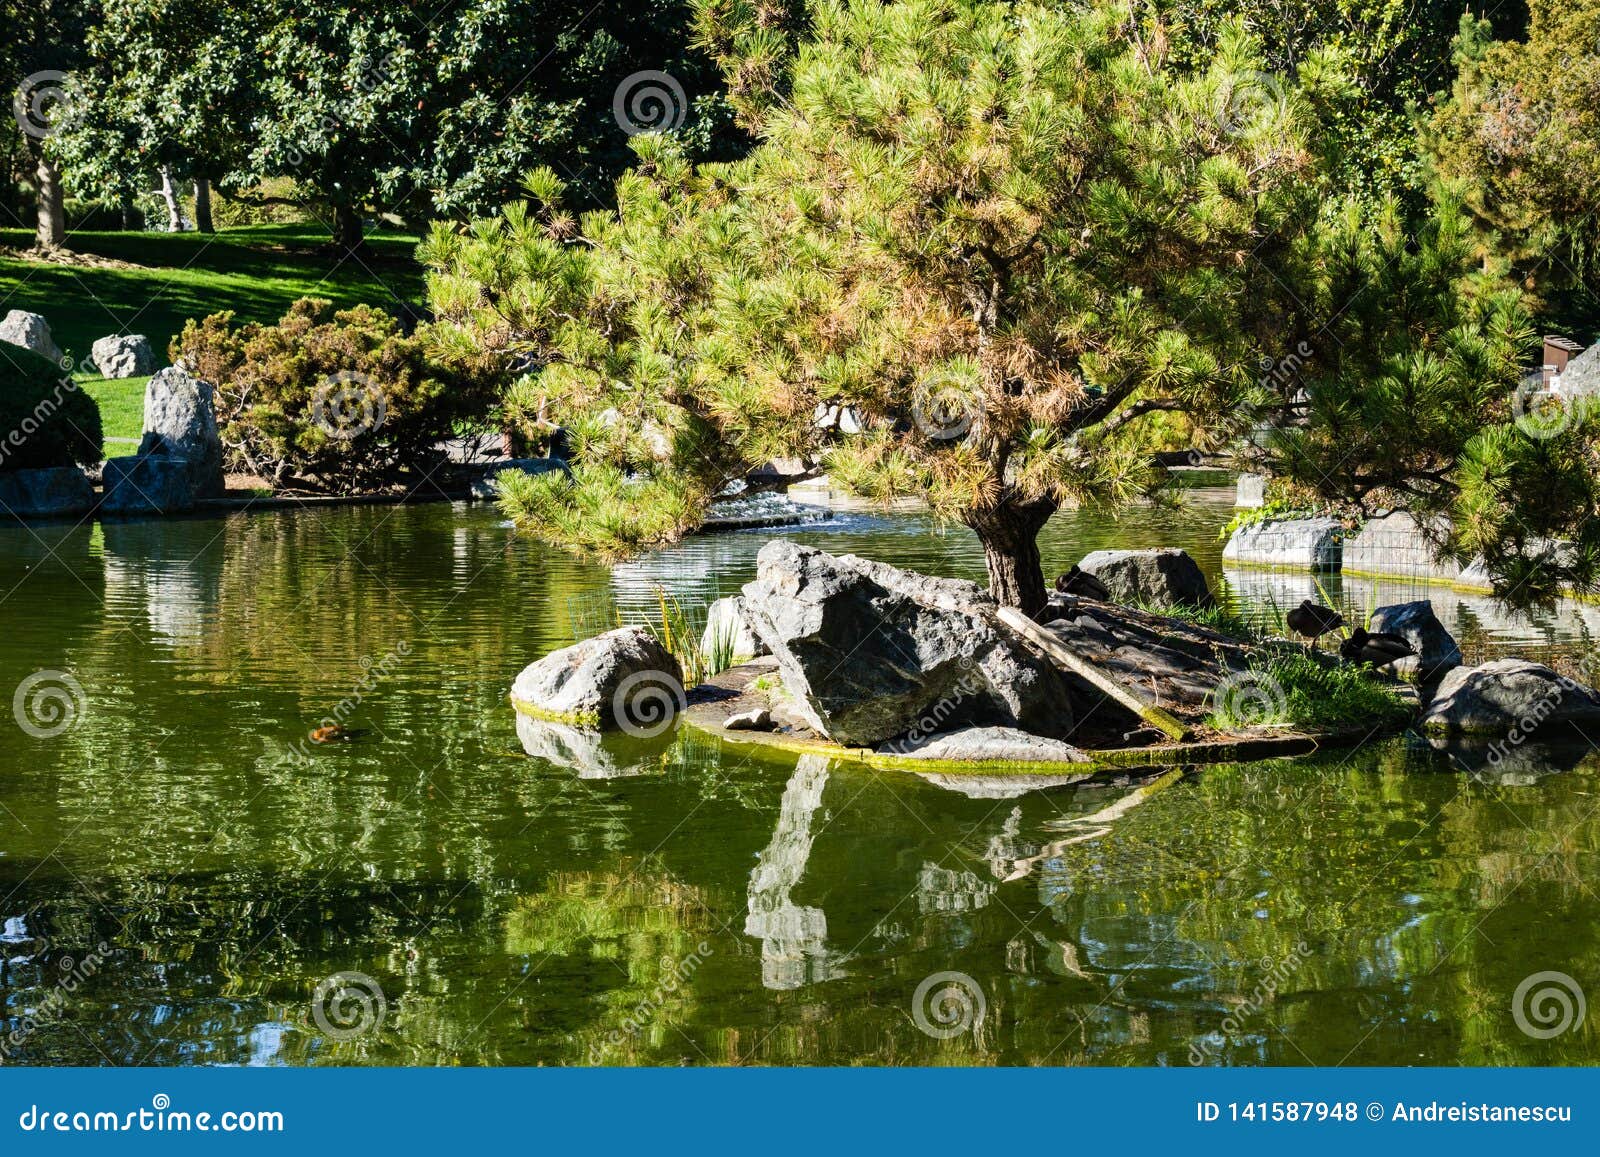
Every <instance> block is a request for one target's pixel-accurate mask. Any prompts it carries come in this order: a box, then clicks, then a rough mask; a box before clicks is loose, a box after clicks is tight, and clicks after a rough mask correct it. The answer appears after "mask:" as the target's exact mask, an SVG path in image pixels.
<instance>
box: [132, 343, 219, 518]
mask: <svg viewBox="0 0 1600 1157" xmlns="http://www.w3.org/2000/svg"><path fill="white" fill-rule="evenodd" d="M144 429H145V435H144V441H143V442H142V443H141V444H140V446H139V452H140V453H141V454H170V455H175V456H177V457H180V458H187V459H188V460H189V462H190V464H191V467H192V469H191V474H190V476H191V478H192V479H193V484H194V494H193V496H192V497H193V498H218V497H221V495H222V493H223V479H222V436H221V435H220V434H218V432H217V411H216V401H215V390H214V388H213V387H212V385H211V383H210V382H206V381H201V380H200V379H199V378H195V377H191V376H190V375H189V372H188V370H186V369H184V368H183V367H182V366H168V367H167V368H166V369H164V370H162V371H160V372H159V373H157V374H156V375H155V376H154V377H152V378H151V379H150V381H149V383H148V384H147V385H146V386H145V388H144ZM191 505H192V502H191Z"/></svg>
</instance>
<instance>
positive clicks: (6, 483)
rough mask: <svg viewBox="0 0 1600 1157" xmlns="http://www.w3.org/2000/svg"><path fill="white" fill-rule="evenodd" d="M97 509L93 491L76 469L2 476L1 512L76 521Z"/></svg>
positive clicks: (54, 468) (0, 481)
mask: <svg viewBox="0 0 1600 1157" xmlns="http://www.w3.org/2000/svg"><path fill="white" fill-rule="evenodd" d="M93 508H94V488H93V487H92V486H90V485H89V479H88V476H87V475H85V474H84V472H83V471H82V470H79V469H78V468H77V467H76V466H51V467H46V468H44V469H40V470H12V471H10V472H8V473H5V474H0V513H3V514H10V515H14V516H15V517H17V518H76V517H78V516H80V515H83V514H87V513H88V512H89V511H90V510H92V509H93Z"/></svg>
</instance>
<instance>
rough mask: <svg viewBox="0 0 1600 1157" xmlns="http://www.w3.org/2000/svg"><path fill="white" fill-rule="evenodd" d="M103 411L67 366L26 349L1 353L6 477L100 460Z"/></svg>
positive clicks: (1, 458) (0, 440) (0, 437)
mask: <svg viewBox="0 0 1600 1157" xmlns="http://www.w3.org/2000/svg"><path fill="white" fill-rule="evenodd" d="M100 457H101V455H100V408H99V407H98V406H96V405H95V404H94V399H93V398H91V397H89V396H88V395H87V394H85V393H83V392H82V391H81V390H79V389H77V388H76V387H75V386H74V385H73V383H72V381H71V380H70V379H69V378H67V377H66V376H65V375H64V374H63V373H62V372H61V367H60V366H58V365H56V364H55V363H54V362H52V361H50V360H49V359H48V358H42V357H40V356H39V355H37V354H35V353H33V352H32V351H30V350H25V349H23V348H22V347H21V346H9V345H8V346H6V348H5V350H4V352H0V472H5V471H11V470H34V469H39V468H43V467H48V466H71V465H73V464H74V463H77V464H79V465H82V466H87V465H89V464H90V463H93V462H98V461H100Z"/></svg>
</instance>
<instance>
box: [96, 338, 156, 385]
mask: <svg viewBox="0 0 1600 1157" xmlns="http://www.w3.org/2000/svg"><path fill="white" fill-rule="evenodd" d="M89 358H90V360H92V361H93V362H94V364H95V368H96V369H98V370H99V371H100V374H101V376H102V377H107V378H142V377H144V376H145V375H146V374H153V373H155V372H156V353H155V350H153V349H151V348H150V339H149V338H147V337H145V336H144V334H142V333H130V334H121V335H118V334H112V335H111V336H110V337H103V338H101V339H100V340H99V341H97V342H95V343H94V345H92V346H90V347H89Z"/></svg>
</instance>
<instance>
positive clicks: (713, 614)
mask: <svg viewBox="0 0 1600 1157" xmlns="http://www.w3.org/2000/svg"><path fill="white" fill-rule="evenodd" d="M700 650H701V652H702V653H704V654H706V655H716V654H720V653H723V652H724V651H726V653H727V655H728V656H729V658H731V659H732V660H733V661H734V662H736V663H739V662H743V661H744V660H746V659H754V658H757V657H758V656H761V655H765V654H768V651H767V646H766V644H765V643H763V642H762V641H761V640H760V639H758V638H757V637H756V633H755V632H754V631H753V630H751V629H750V616H749V615H748V614H747V613H746V611H745V606H744V596H743V595H730V596H729V597H728V598H725V599H718V600H717V601H716V602H714V603H712V604H711V605H710V606H709V607H707V608H706V629H705V632H704V633H703V634H702V635H701V636H700Z"/></svg>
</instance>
